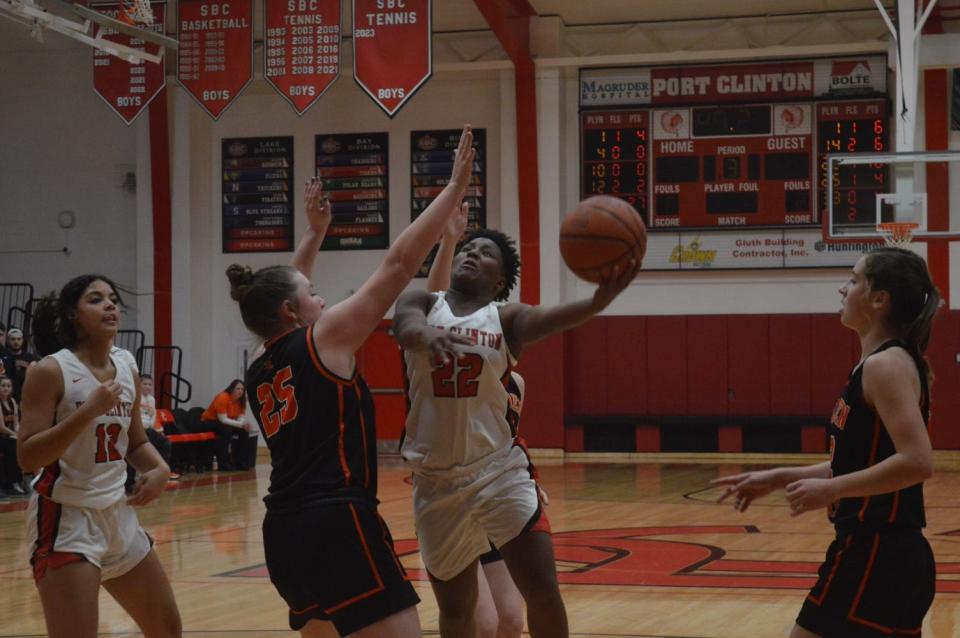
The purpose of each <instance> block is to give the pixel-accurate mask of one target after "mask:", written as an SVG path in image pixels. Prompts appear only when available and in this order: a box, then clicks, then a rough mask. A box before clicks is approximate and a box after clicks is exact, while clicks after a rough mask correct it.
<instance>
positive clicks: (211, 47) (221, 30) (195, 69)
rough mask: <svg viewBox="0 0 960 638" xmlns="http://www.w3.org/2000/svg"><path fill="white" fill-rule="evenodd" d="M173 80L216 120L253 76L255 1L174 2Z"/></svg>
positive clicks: (205, 0)
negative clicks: (176, 45)
mask: <svg viewBox="0 0 960 638" xmlns="http://www.w3.org/2000/svg"><path fill="white" fill-rule="evenodd" d="M177 6H178V21H179V25H178V29H177V39H178V40H180V49H179V51H178V53H177V81H178V82H179V83H180V85H181V86H182V87H183V88H185V89H186V90H187V93H189V94H190V95H191V96H192V97H193V99H195V100H196V101H197V102H198V103H199V104H200V106H201V107H202V108H203V110H204V111H206V112H207V113H209V114H210V116H211V117H213V119H215V120H216V119H219V117H220V116H221V115H223V112H224V111H226V110H227V107H229V106H230V105H231V104H232V103H233V101H234V100H235V99H237V96H238V95H240V92H241V91H243V89H244V87H246V86H247V84H249V83H250V81H251V80H252V79H253V0H220V1H218V2H210V1H209V0H178V4H177Z"/></svg>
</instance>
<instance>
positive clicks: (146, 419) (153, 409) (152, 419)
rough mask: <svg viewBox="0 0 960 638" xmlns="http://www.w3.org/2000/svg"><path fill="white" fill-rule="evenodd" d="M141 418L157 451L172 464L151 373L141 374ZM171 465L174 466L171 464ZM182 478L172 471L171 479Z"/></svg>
mask: <svg viewBox="0 0 960 638" xmlns="http://www.w3.org/2000/svg"><path fill="white" fill-rule="evenodd" d="M140 420H142V421H143V429H144V430H146V432H147V438H148V439H149V440H150V442H151V443H153V447H155V448H157V452H159V453H160V456H162V457H163V460H164V461H166V462H167V465H170V459H171V449H172V447H173V446H172V445H171V444H170V441H168V440H167V437H166V436H165V435H164V433H163V424H162V423H160V422H159V421H158V420H157V398H156V397H155V396H153V377H152V376H151V375H149V374H141V375H140ZM170 467H173V466H172V465H170ZM178 478H180V475H179V474H177V473H176V472H170V480H171V481H175V480H177V479H178Z"/></svg>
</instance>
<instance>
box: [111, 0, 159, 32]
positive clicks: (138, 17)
mask: <svg viewBox="0 0 960 638" xmlns="http://www.w3.org/2000/svg"><path fill="white" fill-rule="evenodd" d="M117 20H119V21H120V22H123V23H124V24H129V25H130V26H131V27H132V26H136V25H137V24H141V25H144V26H150V25H152V24H153V10H152V9H151V8H150V0H132V1H131V2H121V3H120V13H119V14H117Z"/></svg>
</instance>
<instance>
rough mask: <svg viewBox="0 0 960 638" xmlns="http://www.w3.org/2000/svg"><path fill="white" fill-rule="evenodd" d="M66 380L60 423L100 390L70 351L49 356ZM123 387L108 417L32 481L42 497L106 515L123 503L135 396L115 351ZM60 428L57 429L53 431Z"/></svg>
mask: <svg viewBox="0 0 960 638" xmlns="http://www.w3.org/2000/svg"><path fill="white" fill-rule="evenodd" d="M50 356H51V357H52V358H53V359H55V360H56V362H57V363H58V364H59V366H60V371H61V373H62V374H63V397H62V398H61V399H60V403H58V404H57V413H56V422H57V423H59V422H61V421H63V420H64V419H66V418H67V417H69V416H70V415H71V414H73V413H74V412H75V411H76V410H77V409H78V408H79V407H80V406H81V405H83V403H84V402H85V401H86V400H87V397H89V396H90V393H92V392H93V391H94V390H95V389H96V388H97V386H99V385H101V383H100V381H98V380H97V378H96V377H95V376H93V373H92V372H91V371H90V369H89V368H87V366H86V365H84V364H83V363H82V362H81V361H80V360H79V359H77V356H76V355H75V354H74V353H73V352H71V351H70V350H67V349H63V350H60V351H58V352H55V353H54V354H52V355H50ZM110 359H111V360H112V361H113V365H114V367H115V368H116V377H115V379H116V381H117V383H119V384H120V387H121V393H120V401H119V403H117V405H116V406H115V407H114V408H113V409H111V410H110V411H109V412H107V413H106V414H103V415H100V416H99V417H97V418H96V419H94V420H92V421H90V423H89V424H88V425H87V426H86V427H84V429H83V432H82V433H81V434H80V435H79V436H77V438H76V439H74V440H73V442H72V443H71V444H70V447H68V448H67V451H66V452H65V453H64V454H63V456H61V457H60V458H59V459H58V460H57V461H54V462H53V463H51V464H50V465H47V466H46V467H44V468H43V470H42V471H41V472H40V474H39V475H38V476H37V478H36V479H34V483H33V485H34V489H35V490H36V491H37V493H39V494H41V495H42V496H46V497H47V498H49V499H51V500H53V501H56V502H57V503H61V504H63V505H72V506H74V507H86V508H90V509H106V508H108V507H110V506H111V505H114V504H115V503H117V502H119V501H121V500H123V499H124V497H125V493H124V489H123V485H124V482H125V481H126V477H127V464H126V461H125V460H124V457H126V455H127V447H128V445H129V437H128V431H129V429H130V416H131V414H132V411H133V403H134V400H135V399H136V396H137V391H136V385H135V382H134V377H133V374H134V373H133V370H132V369H131V366H130V363H129V361H130V359H129V358H128V355H123V356H122V355H121V354H120V353H119V352H118V350H117V349H114V350H112V351H111V352H110ZM54 427H57V426H54Z"/></svg>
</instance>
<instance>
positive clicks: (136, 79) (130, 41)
mask: <svg viewBox="0 0 960 638" xmlns="http://www.w3.org/2000/svg"><path fill="white" fill-rule="evenodd" d="M91 6H92V8H94V9H96V10H97V11H99V12H100V13H102V14H103V15H105V16H109V17H111V18H114V19H116V18H117V17H118V16H119V15H120V4H119V3H116V2H111V3H107V4H94V5H91ZM165 8H166V3H165V2H154V3H151V9H152V10H153V16H154V23H153V24H152V25H150V26H147V27H144V28H145V29H149V30H150V31H154V32H156V33H159V34H163V32H164V28H163V26H164V22H163V21H164V14H165V11H164V9H165ZM102 35H103V39H104V40H109V41H111V42H116V43H118V44H123V45H126V46H128V47H130V48H131V49H140V50H148V51H149V52H150V53H157V52H158V51H159V49H160V47H159V45H156V44H149V43H147V42H144V41H143V40H140V39H139V38H134V37H132V36H129V35H127V34H125V33H119V32H118V31H115V30H113V29H109V28H106V27H103V31H102ZM166 83H167V78H166V74H165V73H164V71H163V62H161V63H159V64H154V63H151V62H141V63H140V64H133V63H131V62H127V61H126V60H121V59H120V58H118V57H115V56H112V55H110V54H109V53H107V52H106V51H103V50H101V49H98V48H94V50H93V89H94V90H95V91H96V92H97V95H99V96H100V97H101V98H103V101H104V102H106V103H107V106H109V107H110V108H111V109H113V112H114V113H116V114H117V115H119V116H120V117H121V118H122V119H123V121H124V122H126V123H127V124H130V123H131V122H133V121H134V120H135V119H137V116H139V115H140V114H141V113H142V112H143V111H144V109H146V107H147V105H149V104H150V102H151V101H153V98H155V97H157V94H158V93H160V90H161V89H163V87H164V85H165V84H166Z"/></svg>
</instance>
